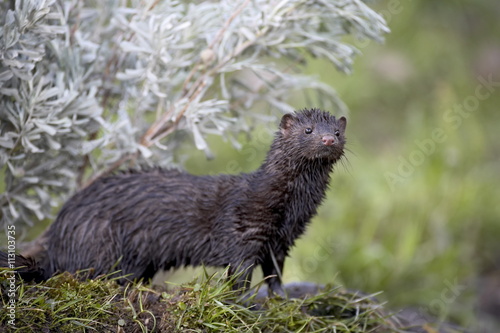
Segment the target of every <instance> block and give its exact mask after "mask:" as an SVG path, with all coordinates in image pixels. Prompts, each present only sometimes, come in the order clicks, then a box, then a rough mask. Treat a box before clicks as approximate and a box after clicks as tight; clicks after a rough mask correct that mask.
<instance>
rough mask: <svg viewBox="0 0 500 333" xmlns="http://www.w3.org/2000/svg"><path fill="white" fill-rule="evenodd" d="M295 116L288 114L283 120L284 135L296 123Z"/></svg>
mask: <svg viewBox="0 0 500 333" xmlns="http://www.w3.org/2000/svg"><path fill="white" fill-rule="evenodd" d="M295 119H296V118H295V116H294V115H293V114H292V113H287V114H285V115H284V116H283V117H282V118H281V123H280V131H281V133H282V134H285V133H286V132H288V130H289V129H290V127H292V125H293V123H295Z"/></svg>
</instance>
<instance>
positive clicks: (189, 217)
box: [26, 109, 346, 295]
mask: <svg viewBox="0 0 500 333" xmlns="http://www.w3.org/2000/svg"><path fill="white" fill-rule="evenodd" d="M345 125H346V120H345V118H343V117H342V118H340V119H336V118H335V117H334V116H332V115H330V114H329V113H327V112H323V111H320V110H316V109H313V110H304V111H300V112H297V113H295V114H288V115H285V116H283V118H282V120H281V124H280V130H279V131H278V132H277V133H276V137H275V140H274V142H273V143H272V146H271V149H270V151H269V153H268V155H267V158H266V160H265V162H264V163H263V165H262V166H261V167H260V168H259V169H258V170H256V171H255V172H252V173H249V174H240V175H218V176H193V175H190V174H188V173H185V172H181V171H175V170H161V169H155V170H150V171H130V172H126V173H122V174H117V175H114V176H111V177H106V178H101V179H98V180H96V181H95V182H94V183H93V184H92V185H90V186H89V187H87V188H85V189H83V190H82V191H80V192H78V193H76V194H75V195H74V196H73V197H72V198H71V199H70V200H69V201H68V202H67V203H66V204H65V205H64V206H63V208H62V210H61V211H60V213H59V215H58V217H57V219H56V221H55V222H54V223H53V224H52V225H51V226H50V228H49V230H48V231H47V233H46V234H45V236H44V237H45V242H46V245H45V246H46V253H45V256H44V257H45V259H44V260H43V261H42V262H39V266H40V267H41V268H43V269H44V272H42V271H40V275H43V278H48V277H50V276H51V275H53V274H54V273H57V272H62V271H70V272H75V271H77V270H80V269H86V268H90V267H92V268H94V270H95V271H94V272H95V275H98V274H104V273H109V272H110V271H111V269H112V267H113V265H114V264H115V263H116V262H119V263H118V266H117V267H115V268H114V269H121V270H122V273H123V274H132V278H152V277H153V275H154V274H155V273H156V272H157V271H158V270H162V269H169V268H171V267H180V266H184V265H193V266H197V265H201V264H204V265H207V266H227V265H231V269H230V273H234V272H236V271H240V270H241V271H243V270H245V273H244V274H242V276H241V278H240V280H239V283H238V284H237V285H238V287H239V286H242V285H246V284H247V283H248V282H247V281H248V280H249V278H250V276H251V271H252V270H253V267H255V266H256V265H260V266H261V267H262V270H263V272H264V275H265V276H269V275H275V277H272V278H270V279H268V283H269V287H270V290H272V291H273V292H275V293H277V294H280V295H282V294H283V290H282V287H281V281H280V278H279V276H280V272H281V271H282V269H283V263H284V260H285V257H286V255H287V253H288V250H289V249H290V247H291V246H292V245H293V244H294V242H295V239H297V237H299V236H300V235H301V234H302V233H303V232H304V229H305V227H306V225H307V224H308V222H309V221H310V219H311V217H312V216H314V215H315V214H316V208H317V207H318V206H319V205H320V203H321V201H322V200H323V198H324V196H325V190H326V189H327V186H328V183H329V181H330V172H331V171H332V168H333V166H334V164H335V162H337V161H338V160H339V159H340V158H341V157H342V156H343V154H344V150H343V148H344V143H345V137H344V131H345ZM308 128H310V129H311V130H312V133H310V134H307V133H306V131H308V130H306V129H308ZM325 138H328V139H329V140H331V142H330V144H329V145H325V144H324V143H323V141H322V140H325ZM332 141H334V143H333V144H332ZM27 262H28V261H26V263H27ZM30 272H31V271H30ZM32 275H33V274H32V272H31V278H33V276H32Z"/></svg>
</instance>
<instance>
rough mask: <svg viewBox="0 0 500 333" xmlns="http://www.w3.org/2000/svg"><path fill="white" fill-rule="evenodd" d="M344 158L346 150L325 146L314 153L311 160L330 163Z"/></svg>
mask: <svg viewBox="0 0 500 333" xmlns="http://www.w3.org/2000/svg"><path fill="white" fill-rule="evenodd" d="M342 156H344V149H343V148H341V147H338V146H323V147H321V148H320V149H318V150H316V151H315V152H312V154H311V155H310V158H311V159H317V158H320V159H328V160H330V161H338V160H340V159H341V158H342Z"/></svg>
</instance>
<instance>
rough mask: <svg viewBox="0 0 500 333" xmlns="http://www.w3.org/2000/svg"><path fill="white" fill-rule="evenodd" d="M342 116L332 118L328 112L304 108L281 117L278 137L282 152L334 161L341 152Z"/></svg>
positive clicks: (343, 122) (342, 153)
mask: <svg viewBox="0 0 500 333" xmlns="http://www.w3.org/2000/svg"><path fill="white" fill-rule="evenodd" d="M346 124H347V120H346V118H345V117H340V118H338V119H337V118H335V117H334V116H333V115H331V114H330V113H328V112H325V111H321V110H318V109H306V110H302V111H299V112H296V113H289V114H285V115H284V116H283V118H281V124H280V133H279V134H278V136H279V137H280V139H281V140H280V141H281V145H282V148H283V149H284V150H285V152H288V153H290V154H293V155H294V157H296V158H298V159H302V158H306V159H328V160H332V161H337V160H338V159H340V158H341V157H342V156H343V155H344V145H345V142H346V139H345V128H346Z"/></svg>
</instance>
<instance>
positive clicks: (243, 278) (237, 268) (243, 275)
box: [229, 261, 254, 291]
mask: <svg viewBox="0 0 500 333" xmlns="http://www.w3.org/2000/svg"><path fill="white" fill-rule="evenodd" d="M253 269H254V263H253V262H250V261H244V262H243V263H240V264H239V265H231V267H229V277H230V278H231V277H232V276H235V275H236V278H235V281H234V284H233V289H234V290H238V289H243V290H244V291H248V289H250V284H251V282H252V273H253Z"/></svg>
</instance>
